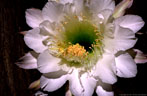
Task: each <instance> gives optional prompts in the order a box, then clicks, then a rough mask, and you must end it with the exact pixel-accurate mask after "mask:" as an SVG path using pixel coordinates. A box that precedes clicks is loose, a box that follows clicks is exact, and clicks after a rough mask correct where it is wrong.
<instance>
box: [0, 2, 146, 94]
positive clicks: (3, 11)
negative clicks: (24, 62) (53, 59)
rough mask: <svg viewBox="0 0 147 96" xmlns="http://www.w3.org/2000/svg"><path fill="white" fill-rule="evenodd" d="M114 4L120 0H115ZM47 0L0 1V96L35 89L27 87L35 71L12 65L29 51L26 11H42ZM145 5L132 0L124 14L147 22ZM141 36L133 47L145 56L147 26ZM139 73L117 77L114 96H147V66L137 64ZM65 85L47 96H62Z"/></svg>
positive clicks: (37, 77) (25, 92) (34, 75)
mask: <svg viewBox="0 0 147 96" xmlns="http://www.w3.org/2000/svg"><path fill="white" fill-rule="evenodd" d="M115 1H116V3H118V2H120V1H121V0H115ZM46 2H47V0H0V96H33V93H34V92H35V91H34V90H29V89H28V86H29V84H30V83H31V82H33V81H34V80H37V79H39V77H40V75H41V74H40V73H39V72H38V71H37V70H24V69H21V68H19V67H18V66H16V65H15V62H16V61H17V60H18V59H19V58H20V57H22V56H23V55H24V54H25V53H27V52H28V51H29V50H30V49H29V48H28V47H27V46H26V45H25V43H24V41H23V36H22V35H20V34H19V32H21V31H25V30H29V29H31V28H30V27H29V26H28V25H27V24H26V22H25V10H26V9H28V8H39V9H41V8H42V7H43V6H44V4H45V3H46ZM146 12H147V3H145V0H134V3H133V6H132V7H131V8H130V9H128V10H127V14H136V15H140V16H141V17H142V18H143V20H144V21H145V22H147V13H146ZM140 31H141V32H142V33H144V34H143V35H136V36H137V37H138V42H137V44H136V45H135V48H138V49H140V50H142V51H143V52H144V53H146V54H147V25H145V26H144V27H143V28H142V29H141V30H140ZM137 66H138V74H137V76H136V77H135V78H130V79H125V78H118V82H117V83H116V84H114V85H113V90H114V92H115V94H116V96H121V95H120V94H126V95H122V96H128V95H127V94H138V95H129V96H141V95H139V94H146V95H144V96H147V79H146V77H147V64H138V65H137ZM65 89H66V88H65V86H63V87H62V88H61V89H59V90H57V91H55V92H52V93H49V96H64V94H63V92H64V91H65Z"/></svg>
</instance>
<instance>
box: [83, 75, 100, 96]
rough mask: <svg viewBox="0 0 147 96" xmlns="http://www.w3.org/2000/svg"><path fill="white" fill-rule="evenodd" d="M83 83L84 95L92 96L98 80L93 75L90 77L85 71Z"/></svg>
mask: <svg viewBox="0 0 147 96" xmlns="http://www.w3.org/2000/svg"><path fill="white" fill-rule="evenodd" d="M81 83H82V85H83V88H84V96H92V94H93V92H94V89H95V87H96V83H97V81H96V80H95V79H94V78H93V77H90V76H89V75H88V74H87V73H84V74H82V76H81Z"/></svg>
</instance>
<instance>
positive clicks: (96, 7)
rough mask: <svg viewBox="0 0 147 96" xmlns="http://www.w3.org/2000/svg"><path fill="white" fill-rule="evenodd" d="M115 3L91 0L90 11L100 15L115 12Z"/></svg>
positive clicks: (105, 0) (109, 0) (106, 0)
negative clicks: (103, 12) (104, 11)
mask: <svg viewBox="0 0 147 96" xmlns="http://www.w3.org/2000/svg"><path fill="white" fill-rule="evenodd" d="M114 8H115V3H114V1H113V0H91V1H90V9H91V10H92V12H93V13H94V14H98V13H99V12H101V11H103V10H105V9H108V10H112V11H113V10H114Z"/></svg>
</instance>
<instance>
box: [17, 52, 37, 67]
mask: <svg viewBox="0 0 147 96" xmlns="http://www.w3.org/2000/svg"><path fill="white" fill-rule="evenodd" d="M16 64H17V65H18V66H19V67H20V68H23V69H36V68H37V59H36V58H35V57H34V56H33V55H32V54H31V53H30V52H29V53H27V54H25V56H23V57H21V58H20V59H19V62H16Z"/></svg>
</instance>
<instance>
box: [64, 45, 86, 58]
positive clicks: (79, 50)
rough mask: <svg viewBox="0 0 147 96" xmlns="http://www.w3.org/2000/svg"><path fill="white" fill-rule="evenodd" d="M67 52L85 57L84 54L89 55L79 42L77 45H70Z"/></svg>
mask: <svg viewBox="0 0 147 96" xmlns="http://www.w3.org/2000/svg"><path fill="white" fill-rule="evenodd" d="M66 54H71V55H73V56H78V57H83V56H86V55H87V52H86V50H85V49H84V47H83V46H81V45H79V44H78V43H77V44H75V45H70V46H69V47H68V48H67V53H66Z"/></svg>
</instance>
